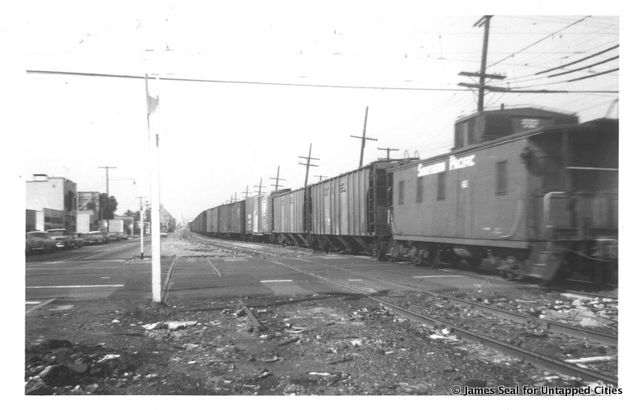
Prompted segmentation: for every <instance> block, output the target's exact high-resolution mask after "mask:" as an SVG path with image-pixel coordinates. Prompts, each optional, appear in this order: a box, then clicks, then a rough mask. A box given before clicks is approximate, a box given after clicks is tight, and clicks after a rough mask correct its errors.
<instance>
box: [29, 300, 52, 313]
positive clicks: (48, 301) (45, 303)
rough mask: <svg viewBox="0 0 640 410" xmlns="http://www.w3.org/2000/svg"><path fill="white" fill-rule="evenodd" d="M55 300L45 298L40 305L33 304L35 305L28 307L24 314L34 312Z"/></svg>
mask: <svg viewBox="0 0 640 410" xmlns="http://www.w3.org/2000/svg"><path fill="white" fill-rule="evenodd" d="M54 300H55V299H49V300H45V301H44V302H42V303H40V304H38V305H35V306H33V307H30V308H29V309H27V311H26V312H25V313H24V314H25V315H28V314H29V313H31V312H33V311H34V310H36V309H40V308H41V307H43V306H46V305H48V304H49V303H51V302H53V301H54Z"/></svg>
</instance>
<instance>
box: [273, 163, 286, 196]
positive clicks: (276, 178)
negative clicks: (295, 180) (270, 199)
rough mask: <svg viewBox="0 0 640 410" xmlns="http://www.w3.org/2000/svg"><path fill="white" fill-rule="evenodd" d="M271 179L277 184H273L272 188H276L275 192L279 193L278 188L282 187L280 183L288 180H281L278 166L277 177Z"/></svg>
mask: <svg viewBox="0 0 640 410" xmlns="http://www.w3.org/2000/svg"><path fill="white" fill-rule="evenodd" d="M269 179H275V180H276V183H275V184H271V186H272V187H275V189H274V191H278V188H279V187H280V181H286V179H282V178H280V165H278V172H276V177H275V178H273V177H269Z"/></svg>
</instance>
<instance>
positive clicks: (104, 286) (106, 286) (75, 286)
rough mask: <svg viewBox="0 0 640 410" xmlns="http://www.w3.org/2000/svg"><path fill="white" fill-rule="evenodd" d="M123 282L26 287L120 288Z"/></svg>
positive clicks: (32, 287)
mask: <svg viewBox="0 0 640 410" xmlns="http://www.w3.org/2000/svg"><path fill="white" fill-rule="evenodd" d="M123 286H124V284H114V285H47V286H27V289H72V288H121V287H123Z"/></svg>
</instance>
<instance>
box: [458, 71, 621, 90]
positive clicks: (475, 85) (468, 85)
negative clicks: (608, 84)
mask: <svg viewBox="0 0 640 410" xmlns="http://www.w3.org/2000/svg"><path fill="white" fill-rule="evenodd" d="M617 70H618V69H617V68H616V69H614V70H610V71H606V72H603V73H598V74H593V75H590V76H586V77H581V78H575V79H573V80H567V81H562V82H571V81H578V80H583V79H585V78H590V77H595V76H598V75H602V74H607V73H608V72H611V71H617ZM460 85H463V86H465V87H470V88H479V87H480V86H479V85H478V84H469V83H460ZM484 88H485V90H487V91H494V92H499V93H537V94H572V93H574V92H575V91H571V90H527V89H524V87H523V88H505V87H494V86H490V85H486V86H485V87H484ZM590 92H592V93H595V94H617V93H618V92H619V91H611V90H592V91H590Z"/></svg>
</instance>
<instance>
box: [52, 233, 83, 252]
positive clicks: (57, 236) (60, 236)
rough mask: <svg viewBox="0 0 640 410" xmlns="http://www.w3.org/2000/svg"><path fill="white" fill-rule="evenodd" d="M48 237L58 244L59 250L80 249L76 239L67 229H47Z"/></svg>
mask: <svg viewBox="0 0 640 410" xmlns="http://www.w3.org/2000/svg"><path fill="white" fill-rule="evenodd" d="M47 235H48V236H49V238H51V239H53V240H54V241H55V242H56V247H58V248H62V249H70V248H76V247H78V243H77V242H76V240H75V238H74V237H73V235H71V234H70V233H69V232H68V231H67V230H66V229H62V228H59V229H47Z"/></svg>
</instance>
